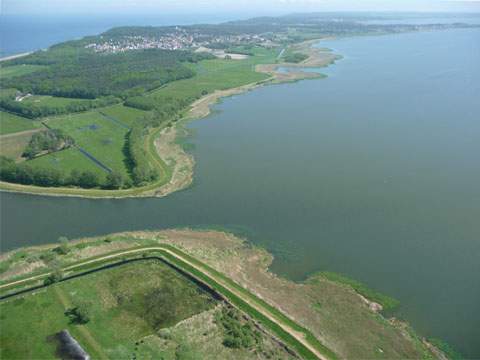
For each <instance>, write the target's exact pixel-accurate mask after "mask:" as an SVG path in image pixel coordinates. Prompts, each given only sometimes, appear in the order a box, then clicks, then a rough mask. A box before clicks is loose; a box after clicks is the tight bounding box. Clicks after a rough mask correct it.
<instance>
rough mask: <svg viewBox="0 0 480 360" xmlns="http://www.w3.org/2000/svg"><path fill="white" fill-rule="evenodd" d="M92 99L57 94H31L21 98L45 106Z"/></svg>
mask: <svg viewBox="0 0 480 360" xmlns="http://www.w3.org/2000/svg"><path fill="white" fill-rule="evenodd" d="M91 101H92V100H89V99H71V98H64V97H57V96H48V95H32V96H29V97H26V98H25V99H23V100H22V103H25V104H32V105H35V106H47V107H59V108H61V107H66V106H68V105H70V104H85V103H89V102H91Z"/></svg>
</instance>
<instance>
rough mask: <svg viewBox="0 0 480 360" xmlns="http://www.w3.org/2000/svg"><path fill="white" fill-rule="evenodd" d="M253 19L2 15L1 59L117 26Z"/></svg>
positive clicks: (206, 15) (216, 15) (0, 28)
mask: <svg viewBox="0 0 480 360" xmlns="http://www.w3.org/2000/svg"><path fill="white" fill-rule="evenodd" d="M249 16H251V14H250V15H249V14H243V15H239V14H203V15H193V14H192V15H188V14H183V15H178V14H162V15H148V16H145V15H135V16H130V15H116V16H92V15H88V16H87V15H79V16H73V15H69V16H48V15H47V16H45V15H42V16H39V15H30V16H27V15H0V57H4V56H9V55H14V54H20V53H24V52H29V51H34V50H39V49H45V48H47V47H49V46H51V45H53V44H56V43H59V42H62V41H67V40H72V39H77V38H81V37H84V36H87V35H95V34H99V33H101V32H104V31H106V30H108V29H110V28H112V27H115V26H126V25H152V26H159V25H188V24H198V23H219V22H223V21H229V20H237V19H242V18H248V17H249Z"/></svg>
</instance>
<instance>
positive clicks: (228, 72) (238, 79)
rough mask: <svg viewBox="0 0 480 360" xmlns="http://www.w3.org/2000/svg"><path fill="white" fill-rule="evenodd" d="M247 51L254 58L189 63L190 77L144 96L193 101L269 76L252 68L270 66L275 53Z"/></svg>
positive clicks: (160, 100) (258, 49) (166, 100)
mask: <svg viewBox="0 0 480 360" xmlns="http://www.w3.org/2000/svg"><path fill="white" fill-rule="evenodd" d="M251 51H252V52H253V53H254V56H251V57H249V58H247V59H245V60H224V59H213V60H203V61H201V62H199V63H198V64H193V65H191V66H192V67H193V69H194V70H195V71H196V75H195V76H194V77H192V78H190V79H183V80H179V81H174V82H172V83H169V84H167V85H166V86H164V87H162V88H160V89H157V90H155V91H153V92H151V93H150V94H149V95H148V96H151V97H153V98H155V100H157V101H159V102H168V101H169V99H176V100H190V101H193V100H195V99H198V98H200V97H201V96H202V95H204V94H205V93H210V92H213V91H215V90H225V89H230V88H234V87H237V86H242V85H246V84H250V83H255V82H258V81H262V80H265V79H267V78H268V77H269V75H267V74H262V73H258V72H256V71H255V66H256V65H258V64H269V63H274V62H275V58H276V55H277V50H276V49H265V48H261V47H255V48H253V49H252V50H251Z"/></svg>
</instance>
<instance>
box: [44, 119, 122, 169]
mask: <svg viewBox="0 0 480 360" xmlns="http://www.w3.org/2000/svg"><path fill="white" fill-rule="evenodd" d="M46 124H47V125H48V126H49V127H51V128H53V129H61V130H63V131H64V132H65V133H66V134H68V135H70V136H71V137H72V138H73V139H74V140H75V144H76V145H78V146H79V147H81V148H82V149H84V150H85V151H87V152H88V153H90V154H91V155H92V156H94V157H95V158H96V159H97V160H99V161H100V162H101V163H102V164H104V165H105V166H107V167H109V168H110V169H112V170H115V171H117V172H120V173H122V174H123V175H125V176H127V177H128V176H129V175H128V169H127V165H126V157H125V154H124V151H123V149H124V145H125V136H126V135H127V132H128V129H127V128H125V127H123V126H121V125H120V124H118V123H116V122H115V121H113V120H110V119H108V118H107V117H105V116H103V115H102V114H100V113H99V112H97V111H89V112H85V113H80V114H73V115H65V116H59V117H54V118H50V119H48V120H47V121H46Z"/></svg>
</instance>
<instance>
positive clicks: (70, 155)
mask: <svg viewBox="0 0 480 360" xmlns="http://www.w3.org/2000/svg"><path fill="white" fill-rule="evenodd" d="M27 162H28V164H29V165H30V166H33V167H39V168H43V169H57V170H60V171H62V172H64V173H65V174H67V175H68V174H70V173H71V172H72V170H74V169H76V170H79V171H85V170H88V171H92V172H94V173H96V174H97V175H98V176H99V177H100V178H101V179H103V180H104V179H105V177H106V175H107V172H106V171H105V170H104V169H102V168H100V167H99V166H98V165H97V164H95V163H94V162H93V161H92V160H90V159H89V158H87V157H86V156H85V155H83V154H82V153H81V152H80V151H79V150H78V149H77V148H74V147H72V148H69V149H65V150H62V151H57V152H54V153H51V154H48V155H44V156H40V157H38V158H36V159H33V160H28V161H27Z"/></svg>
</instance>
